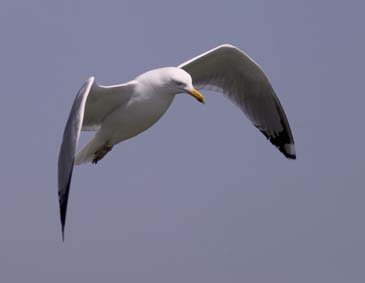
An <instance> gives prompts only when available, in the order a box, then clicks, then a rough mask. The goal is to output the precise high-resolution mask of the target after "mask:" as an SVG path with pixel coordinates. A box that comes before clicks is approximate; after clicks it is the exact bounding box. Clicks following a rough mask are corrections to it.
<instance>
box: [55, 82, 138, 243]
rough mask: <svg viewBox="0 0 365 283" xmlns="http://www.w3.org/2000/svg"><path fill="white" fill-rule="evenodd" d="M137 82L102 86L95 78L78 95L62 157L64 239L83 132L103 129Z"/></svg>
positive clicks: (59, 188) (59, 163) (60, 166)
mask: <svg viewBox="0 0 365 283" xmlns="http://www.w3.org/2000/svg"><path fill="white" fill-rule="evenodd" d="M134 85H135V83H134V81H131V82H129V83H126V84H122V85H116V86H108V87H107V86H99V85H97V84H96V83H95V79H94V78H93V77H91V78H89V79H88V80H87V81H86V82H85V83H84V84H83V86H82V87H81V89H80V90H79V92H78V93H77V95H76V97H75V100H74V102H73V105H72V108H71V111H70V114H69V116H68V120H67V123H66V127H65V130H64V133H63V139H62V144H61V149H60V153H59V156H58V197H59V205H60V218H61V225H62V238H64V228H65V222H66V212H67V202H68V195H69V192H70V185H71V179H72V172H73V167H74V161H75V152H76V148H77V144H78V141H79V137H80V132H81V130H83V131H95V130H97V129H99V128H100V125H101V123H102V122H103V120H104V119H105V117H107V116H108V115H109V114H110V113H111V112H113V111H114V110H115V109H116V108H118V107H120V106H121V105H122V104H123V103H125V102H126V101H127V100H128V99H129V97H130V95H131V94H132V92H133V87H134Z"/></svg>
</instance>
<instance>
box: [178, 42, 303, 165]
mask: <svg viewBox="0 0 365 283" xmlns="http://www.w3.org/2000/svg"><path fill="white" fill-rule="evenodd" d="M178 67H179V68H181V69H184V70H185V71H187V72H188V73H189V74H190V75H191V77H192V79H193V84H194V86H195V87H197V88H206V89H210V90H212V89H213V90H216V91H219V92H222V93H223V94H224V95H225V96H227V97H228V98H229V99H230V100H231V101H233V102H234V103H235V104H236V105H237V106H239V107H240V108H241V109H242V111H243V112H244V113H245V114H246V116H247V117H248V118H249V119H250V120H251V122H252V123H253V124H254V125H255V126H256V127H257V128H258V129H259V130H260V131H261V132H262V133H263V134H264V135H265V136H266V138H267V139H268V140H269V141H270V142H271V143H272V144H273V145H275V146H276V147H277V148H278V149H279V150H280V151H281V152H282V153H283V154H284V155H285V156H286V157H287V158H291V159H295V158H296V154H295V147H294V139H293V135H292V133H291V130H290V126H289V123H288V120H287V118H286V115H285V112H284V110H283V107H282V106H281V104H280V101H279V99H278V97H277V96H276V94H275V92H274V90H273V88H272V86H271V84H270V82H269V80H268V78H267V77H266V75H265V73H264V72H263V70H262V69H261V67H260V66H259V65H258V64H257V63H256V62H255V61H254V60H252V59H251V58H250V57H249V56H248V55H247V54H245V53H244V52H243V51H241V50H240V49H238V48H236V47H234V46H232V45H227V44H225V45H221V46H218V47H216V48H214V49H212V50H209V51H207V52H205V53H203V54H201V55H199V56H197V57H195V58H193V59H191V60H189V61H187V62H185V63H182V64H181V65H179V66H178Z"/></svg>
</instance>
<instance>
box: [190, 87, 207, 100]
mask: <svg viewBox="0 0 365 283" xmlns="http://www.w3.org/2000/svg"><path fill="white" fill-rule="evenodd" d="M187 92H188V93H189V94H190V95H191V96H193V97H195V98H196V99H197V100H198V101H199V102H201V103H205V98H204V96H203V95H202V94H201V93H200V92H199V91H197V90H196V89H195V88H193V89H192V90H188V91H187Z"/></svg>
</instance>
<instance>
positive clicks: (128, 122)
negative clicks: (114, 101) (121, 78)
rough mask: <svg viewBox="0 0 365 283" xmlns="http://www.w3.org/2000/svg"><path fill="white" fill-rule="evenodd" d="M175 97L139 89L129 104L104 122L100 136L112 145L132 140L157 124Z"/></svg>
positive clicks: (147, 89) (149, 89)
mask: <svg viewBox="0 0 365 283" xmlns="http://www.w3.org/2000/svg"><path fill="white" fill-rule="evenodd" d="M174 97H175V95H173V94H168V93H161V92H156V90H155V89H151V88H142V87H141V88H137V89H136V93H135V94H134V95H133V96H131V99H130V100H129V101H128V103H127V104H124V105H122V106H121V107H120V108H118V109H116V110H115V111H113V112H112V113H111V114H110V115H109V116H108V117H107V118H106V119H105V120H104V122H103V124H102V126H101V129H100V134H101V135H103V136H104V137H105V138H106V140H107V141H108V143H109V144H110V145H114V144H117V143H119V142H121V141H123V140H126V139H129V138H132V137H134V136H136V135H138V134H140V133H142V132H143V131H145V130H147V129H148V128H149V127H151V126H152V125H153V124H154V123H156V122H157V121H158V120H159V119H160V118H161V116H162V115H163V114H164V113H165V112H166V110H167V109H168V108H169V106H170V104H171V102H172V100H173V99H174Z"/></svg>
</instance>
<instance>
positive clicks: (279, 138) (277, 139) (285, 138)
mask: <svg viewBox="0 0 365 283" xmlns="http://www.w3.org/2000/svg"><path fill="white" fill-rule="evenodd" d="M260 131H261V133H263V134H264V136H265V137H266V138H267V139H268V140H269V141H270V142H271V143H272V144H273V145H274V146H276V147H277V148H278V149H279V151H280V152H281V153H282V154H284V156H285V157H286V158H288V159H293V160H295V159H297V155H296V153H295V145H294V141H293V138H292V136H291V134H290V133H288V132H286V131H281V132H280V133H277V134H275V135H273V134H268V133H266V132H265V131H263V130H261V129H260Z"/></svg>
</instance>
